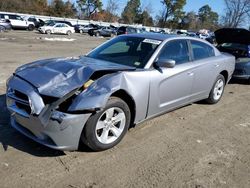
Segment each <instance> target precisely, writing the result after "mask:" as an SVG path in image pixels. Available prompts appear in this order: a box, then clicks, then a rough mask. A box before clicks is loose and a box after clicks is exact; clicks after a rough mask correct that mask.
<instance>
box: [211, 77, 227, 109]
mask: <svg viewBox="0 0 250 188" xmlns="http://www.w3.org/2000/svg"><path fill="white" fill-rule="evenodd" d="M220 79H221V80H222V81H223V83H224V86H223V91H222V94H221V97H220V98H219V99H218V100H216V99H214V88H215V85H216V83H217V82H218V80H220ZM225 85H226V82H225V78H224V76H223V75H221V74H219V75H218V76H217V78H216V80H215V82H214V85H213V88H212V89H211V91H210V94H209V97H208V99H207V102H208V103H210V104H216V103H218V102H219V101H220V100H221V98H222V96H223V93H224V90H225Z"/></svg>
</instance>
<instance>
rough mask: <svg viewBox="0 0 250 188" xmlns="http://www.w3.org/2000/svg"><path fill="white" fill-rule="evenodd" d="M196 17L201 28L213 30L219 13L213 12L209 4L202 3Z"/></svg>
mask: <svg viewBox="0 0 250 188" xmlns="http://www.w3.org/2000/svg"><path fill="white" fill-rule="evenodd" d="M198 17H199V21H200V27H201V28H206V29H210V30H214V29H215V28H216V27H217V25H218V19H219V15H218V14H217V13H216V12H213V11H212V9H211V7H210V6H209V5H204V6H203V7H201V8H200V9H199V12H198Z"/></svg>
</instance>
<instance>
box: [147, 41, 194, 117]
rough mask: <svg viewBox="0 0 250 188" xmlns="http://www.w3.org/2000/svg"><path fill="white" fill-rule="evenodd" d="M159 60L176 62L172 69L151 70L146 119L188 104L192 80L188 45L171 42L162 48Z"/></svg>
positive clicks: (185, 42) (181, 42)
mask: <svg viewBox="0 0 250 188" xmlns="http://www.w3.org/2000/svg"><path fill="white" fill-rule="evenodd" d="M159 58H164V59H172V60H175V61H176V65H175V67H174V68H162V67H161V68H159V69H158V70H157V69H152V71H151V72H150V77H151V83H150V99H149V108H148V117H152V116H154V115H156V114H160V113H162V112H165V111H168V110H171V109H173V108H176V107H178V106H181V105H184V104H186V103H188V101H189V99H190V94H191V89H192V85H193V80H194V74H193V72H192V67H191V66H190V65H191V62H190V60H191V59H190V53H189V48H188V43H187V41H186V40H185V39H178V40H172V41H169V42H167V43H166V45H165V46H164V47H163V48H162V50H161V52H160V54H159Z"/></svg>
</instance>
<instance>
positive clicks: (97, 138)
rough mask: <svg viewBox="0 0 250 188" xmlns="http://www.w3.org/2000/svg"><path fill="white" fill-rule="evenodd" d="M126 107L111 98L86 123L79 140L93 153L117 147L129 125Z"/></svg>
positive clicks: (123, 103)
mask: <svg viewBox="0 0 250 188" xmlns="http://www.w3.org/2000/svg"><path fill="white" fill-rule="evenodd" d="M130 118H131V114H130V110H129V107H128V105H127V104H126V103H125V102H124V101H123V100H121V99H120V98H117V97H111V98H110V99H109V101H108V103H107V105H106V107H105V108H104V109H103V110H101V111H100V112H98V113H96V114H94V115H92V116H91V117H90V119H89V120H88V121H87V123H86V125H85V128H84V131H83V133H82V136H81V140H82V141H83V143H85V144H86V145H87V146H88V147H90V148H91V149H92V150H94V151H102V150H106V149H110V148H112V147H114V146H115V145H117V144H118V143H119V142H120V141H121V140H122V138H123V137H124V135H125V134H126V132H127V130H128V127H129V125H130Z"/></svg>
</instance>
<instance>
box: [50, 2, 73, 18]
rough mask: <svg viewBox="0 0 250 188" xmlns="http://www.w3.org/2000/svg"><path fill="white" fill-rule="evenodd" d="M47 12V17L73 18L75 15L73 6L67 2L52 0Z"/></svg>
mask: <svg viewBox="0 0 250 188" xmlns="http://www.w3.org/2000/svg"><path fill="white" fill-rule="evenodd" d="M48 12H49V15H51V16H58V17H75V15H76V10H75V8H74V4H72V3H71V2H70V1H69V0H68V1H66V2H64V1H62V0H52V2H51V4H50V6H49V11H48Z"/></svg>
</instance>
